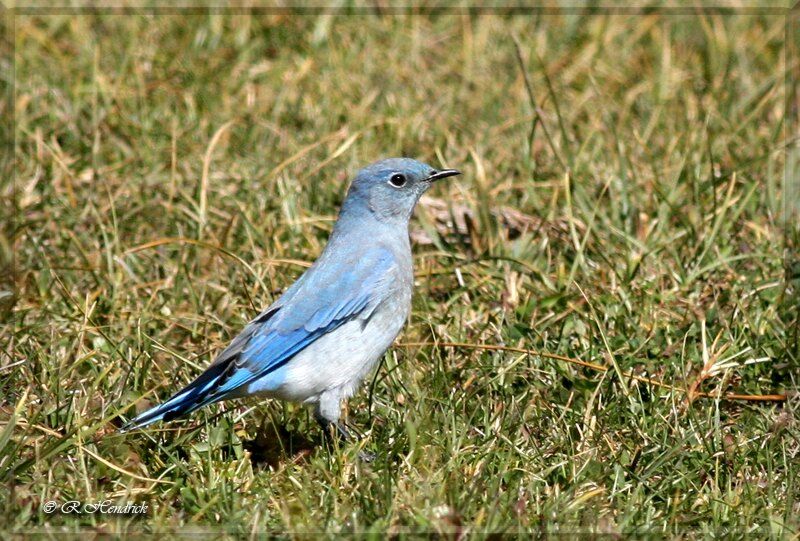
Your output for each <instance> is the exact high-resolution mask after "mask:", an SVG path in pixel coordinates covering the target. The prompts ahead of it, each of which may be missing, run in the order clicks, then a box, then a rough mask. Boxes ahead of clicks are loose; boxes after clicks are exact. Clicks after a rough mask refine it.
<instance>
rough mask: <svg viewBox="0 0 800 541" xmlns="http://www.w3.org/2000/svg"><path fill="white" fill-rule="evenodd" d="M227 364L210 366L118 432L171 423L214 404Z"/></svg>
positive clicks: (217, 398) (217, 397) (218, 397)
mask: <svg viewBox="0 0 800 541" xmlns="http://www.w3.org/2000/svg"><path fill="white" fill-rule="evenodd" d="M228 364H229V363H217V364H213V365H211V366H210V367H209V368H208V370H206V371H205V372H203V373H202V374H200V375H199V376H198V377H197V378H196V379H195V380H194V381H193V382H191V383H190V384H189V385H187V386H186V387H184V388H183V389H181V390H180V391H178V392H177V393H175V394H174V395H173V396H172V398H170V399H169V400H167V401H166V402H164V403H163V404H160V405H158V406H156V407H154V408H150V409H149V410H147V411H145V412H143V413H141V414H139V415H138V416H137V417H136V418H134V419H131V420H130V421H128V422H127V423H125V425H123V426H122V428H120V429H119V431H120V432H129V431H131V430H136V429H138V428H144V427H146V426H148V425H151V424H153V423H156V422H158V421H162V420H163V421H171V420H172V419H175V418H177V417H181V416H183V415H188V414H190V413H192V412H193V411H195V410H197V409H200V408H202V407H203V406H205V405H208V404H211V403H212V402H216V401H217V400H219V399H220V398H222V397H221V396H214V394H213V391H214V390H215V389H216V388H217V387H218V385H219V383H220V382H221V381H222V380H224V379H225V372H226V369H227V367H228Z"/></svg>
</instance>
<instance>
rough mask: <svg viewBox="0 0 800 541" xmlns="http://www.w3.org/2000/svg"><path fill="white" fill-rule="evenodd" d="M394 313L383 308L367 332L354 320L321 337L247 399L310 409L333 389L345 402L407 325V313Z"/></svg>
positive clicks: (261, 382) (261, 381) (255, 386)
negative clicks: (256, 397)
mask: <svg viewBox="0 0 800 541" xmlns="http://www.w3.org/2000/svg"><path fill="white" fill-rule="evenodd" d="M392 308H393V309H388V308H385V307H379V308H378V309H377V310H376V312H375V313H374V314H373V315H372V317H371V318H370V320H369V321H368V322H367V324H366V326H362V325H363V322H362V321H359V320H353V321H349V322H347V323H345V324H344V325H342V326H341V327H339V328H338V329H336V330H335V331H333V332H331V333H328V334H325V335H323V336H321V337H320V338H318V339H317V340H316V341H314V342H313V343H312V344H310V345H309V346H308V347H307V348H305V349H304V350H303V351H301V352H300V353H298V354H297V355H295V356H294V357H293V358H292V359H291V360H290V361H289V362H288V363H286V364H285V365H283V366H282V367H280V368H278V369H277V370H275V371H273V372H271V373H270V374H268V375H267V376H265V377H263V378H260V379H258V380H256V381H254V382H252V383H251V384H249V385H248V386H247V391H246V393H244V394H251V395H252V394H255V395H261V396H268V397H274V398H280V399H283V400H289V401H293V402H306V403H314V402H317V401H318V400H319V396H320V395H321V394H322V393H324V392H326V391H330V390H333V389H339V394H340V395H341V396H342V397H348V396H351V395H352V394H353V392H354V391H355V389H356V387H357V386H358V384H359V383H360V382H361V380H362V379H363V378H364V377H365V376H366V375H367V374H368V373H369V372H370V370H371V369H372V368H373V367H374V366H375V364H376V363H377V361H378V360H379V359H380V358H381V356H382V355H383V353H384V352H385V351H386V350H387V349H388V348H389V346H391V344H392V342H393V341H394V339H395V338H396V337H397V335H398V334H399V333H400V330H401V329H402V328H403V325H404V324H405V321H406V318H407V317H408V309H407V308H406V307H405V306H401V307H396V306H395V307H392Z"/></svg>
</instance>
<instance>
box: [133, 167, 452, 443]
mask: <svg viewBox="0 0 800 541" xmlns="http://www.w3.org/2000/svg"><path fill="white" fill-rule="evenodd" d="M460 174H461V173H460V171H457V170H455V169H435V168H433V167H431V166H430V165H427V164H425V163H422V162H420V161H417V160H415V159H411V158H388V159H382V160H379V161H377V162H375V163H372V164H370V165H368V166H366V167H364V168H363V169H361V170H359V171H358V172H357V174H356V175H355V177H354V178H353V180H352V182H351V183H350V187H349V189H348V190H347V195H346V197H345V199H344V201H343V202H342V205H341V209H340V211H339V216H338V219H337V221H336V224H335V225H334V227H333V231H332V232H331V234H330V237H329V239H328V242H327V244H326V245H325V248H324V249H323V251H322V253H321V254H320V255H319V257H318V258H317V260H316V261H315V262H314V263H313V264H312V265H311V266H310V267H309V268H308V269H307V270H306V271H305V272H304V273H303V274H302V275H301V276H300V277H299V278H298V279H297V281H296V282H294V284H292V285H291V286H290V287H289V288H288V289H286V291H285V292H284V293H283V294H282V295H281V296H280V297H279V298H278V299H277V300H276V301H275V302H273V303H272V304H271V305H270V306H269V307H267V308H266V309H265V310H264V311H262V312H261V313H260V314H258V316H256V317H255V319H253V320H252V321H250V322H249V323H248V324H247V325H246V326H245V327H244V329H243V330H242V332H241V333H240V334H239V335H237V336H236V337H235V338H234V339H233V340H232V341H231V343H230V344H229V345H228V346H227V347H226V348H225V349H224V350H222V352H220V353H219V355H218V356H217V357H216V359H215V360H214V361H213V362H212V363H211V364H210V365H209V367H208V368H207V369H206V370H205V372H203V373H202V374H200V375H199V376H198V377H197V378H196V379H194V380H193V381H192V382H191V383H189V384H188V385H186V386H185V387H184V388H182V389H180V390H179V391H177V392H176V393H175V394H174V395H173V396H172V397H171V398H169V399H168V400H166V401H165V402H163V403H162V404H160V405H158V406H155V407H153V408H151V409H148V410H147V411H145V412H143V413H141V414H140V415H138V416H136V417H135V418H134V419H132V420H130V421H128V422H127V423H126V424H124V425H123V426H122V427H121V428H120V431H121V432H128V431H130V430H135V429H141V428H144V427H147V426H148V425H151V424H153V423H156V422H158V421H164V422H167V421H171V420H173V419H176V418H180V417H185V416H187V415H189V414H190V413H192V412H194V411H196V410H198V409H200V408H202V407H204V406H207V405H209V404H213V403H216V402H220V401H222V400H228V399H236V398H244V397H249V396H255V397H259V398H273V399H280V400H284V401H289V402H296V403H303V404H308V405H310V406H313V408H314V418H315V420H316V421H317V422H318V423H319V425H320V426H321V427H322V429H323V433H324V434H326V435H327V436H328V437H330V438H336V437H338V438H340V439H344V440H349V439H351V437H352V436H351V434H350V432H349V430H348V429H347V426H346V425H345V424H344V422H343V420H342V419H341V409H342V402H343V401H344V400H346V399H347V398H349V397H350V396H352V395H353V394H354V392H355V391H356V390H357V388H358V386H359V383H360V382H361V381H362V380H363V379H364V378H365V376H366V375H367V374H368V373H370V372H371V371H372V369H373V368H374V367H375V365H376V364H377V363H378V361H379V359H381V358H382V357H383V355H384V353H385V352H386V351H387V349H388V348H389V347H390V346H391V344H392V343H393V342H394V340H395V338H397V336H398V335H399V334H400V331H401V330H402V328H403V326H404V325H405V323H406V321H407V320H408V317H409V314H410V311H411V297H412V290H413V283H414V276H413V268H412V257H411V242H410V239H409V222H410V220H411V217H412V214H413V212H414V208H415V207H416V205H417V202H418V201H419V199H420V197H421V196H422V194H423V193H425V192H426V191H427V190H428V189H429V188H430V187H431V186H432V185H433V183H434V182H436V181H439V180H441V179H445V178H448V177H452V176H455V175H460Z"/></svg>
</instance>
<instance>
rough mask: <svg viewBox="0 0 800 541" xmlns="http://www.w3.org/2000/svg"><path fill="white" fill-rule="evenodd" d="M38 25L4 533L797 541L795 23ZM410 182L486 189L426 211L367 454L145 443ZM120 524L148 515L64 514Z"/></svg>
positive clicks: (271, 422)
mask: <svg viewBox="0 0 800 541" xmlns="http://www.w3.org/2000/svg"><path fill="white" fill-rule="evenodd" d="M13 24H14V26H13V30H14V32H13V34H11V40H10V41H12V42H13V51H12V50H11V49H10V48H9V47H10V45H9V46H7V48H6V52H8V53H9V54H13V60H14V65H13V66H14V71H13V81H14V84H15V87H14V91H15V93H14V100H13V104H12V106H13V109H14V119H13V120H14V124H13V134H14V136H15V141H16V145H15V147H14V150H15V154H14V169H15V175H14V182H15V184H14V186H15V187H16V190H15V191H12V186H11V185H10V183H9V182H7V183H5V191H4V194H5V196H4V205H6V207H8V206H10V205H13V208H14V210H15V212H16V220H15V221H14V223H13V224H11V223H6V224H4V226H3V227H4V240H3V244H2V247H3V251H4V254H5V258H6V261H8V260H9V257H11V254H12V253H13V257H14V263H15V275H14V283H13V295H10V294H9V293H4V296H3V299H5V300H4V304H3V306H4V310H5V312H4V313H5V316H6V319H5V320H6V322H7V325H6V326H5V328H6V329H8V331H9V332H5V331H4V332H3V336H4V338H6V337H7V338H8V339H7V340H4V342H5V345H4V347H3V356H2V357H0V374H2V378H0V420H1V421H2V428H0V477H2V485H0V487H2V488H0V494H2V496H3V497H2V499H0V502H1V503H0V506H2V509H1V510H0V516H2V523H0V524H2V528H4V529H5V530H7V531H11V532H24V531H45V532H52V533H55V532H65V531H66V532H77V531H85V530H88V531H90V532H112V531H114V532H116V531H128V532H147V531H150V532H152V531H187V530H188V531H214V532H228V533H237V534H248V533H252V532H272V533H279V532H289V533H292V534H296V535H302V534H303V533H306V534H308V533H314V532H323V531H324V532H351V533H363V532H389V533H394V534H398V533H405V532H408V533H411V532H417V533H420V532H440V533H449V534H454V535H459V534H461V533H472V534H485V533H489V532H507V533H512V532H521V531H535V532H543V533H563V532H596V533H603V532H609V533H638V534H645V533H657V534H669V535H674V534H685V533H688V532H693V533H694V534H695V535H703V536H714V535H720V534H731V533H737V534H739V535H742V534H751V535H752V534H754V535H758V536H760V537H773V536H774V537H795V536H797V535H798V532H799V531H800V530H799V529H798V528H800V523H799V522H798V518H797V517H798V516H800V479H799V478H798V473H800V470H798V464H800V438H799V436H800V424H798V417H797V416H798V404H799V402H798V394H797V391H796V389H797V385H798V372H797V366H798V346H797V331H796V319H794V318H796V317H797V316H796V309H797V308H796V307H797V297H796V296H794V291H796V285H797V284H796V283H794V287H795V289H792V284H793V282H791V274H789V275H786V274H785V265H784V256H785V251H784V250H785V248H787V247H788V248H791V244H787V242H786V241H787V240H790V239H794V238H796V236H795V235H796V232H795V228H794V223H793V222H791V221H789V222H787V221H786V216H785V214H784V200H783V197H782V196H783V194H784V191H785V190H786V189H787V188H786V187H785V186H784V185H783V176H784V168H785V167H786V168H787V169H786V170H787V171H790V170H791V169H790V167H789V165H787V164H786V161H785V159H786V149H787V146H788V145H789V144H790V141H789V140H787V138H786V134H787V133H791V131H790V129H789V128H790V126H787V124H786V122H787V121H786V120H785V115H786V114H787V111H786V107H785V103H786V100H787V99H788V97H787V94H786V93H787V87H786V86H785V84H784V82H785V78H786V76H787V72H788V71H790V70H795V69H796V59H795V60H794V62H795V65H792V64H789V65H787V60H786V57H785V56H784V52H785V49H786V47H787V44H786V43H785V38H786V34H785V28H784V25H785V14H781V13H779V12H776V11H774V10H773V11H772V12H768V13H765V14H760V15H759V14H756V13H753V12H748V13H736V12H732V13H727V14H725V13H720V12H716V13H715V12H707V13H706V12H701V11H697V12H689V13H684V14H681V13H673V14H669V13H658V12H653V13H647V14H639V15H631V14H605V13H602V12H598V13H581V12H576V11H564V12H560V13H551V14H547V15H545V14H542V13H539V14H537V13H517V14H511V13H505V14H504V13H501V12H491V11H482V12H481V11H478V12H472V13H470V12H466V11H460V10H454V11H450V12H437V13H412V12H399V13H394V14H384V15H383V16H378V15H375V14H372V13H370V12H365V11H354V12H347V11H333V12H331V11H329V12H319V13H317V12H313V11H309V12H302V13H292V12H289V11H285V10H284V11H261V12H253V13H250V12H246V11H245V12H230V13H227V12H224V11H222V12H214V13H204V12H202V11H196V10H195V11H186V12H164V13H149V14H148V13H140V14H137V13H121V12H113V11H110V12H105V13H102V14H101V13H97V14H90V13H84V14H82V15H76V14H64V13H60V14H59V13H53V14H48V13H46V12H36V13H33V12H26V11H24V10H21V11H18V12H17V13H16V14H15V15H14V18H13ZM10 29H11V28H10V27H9V26H6V30H10ZM4 62H6V63H5V64H4V73H5V74H6V75H4V78H5V82H6V83H8V82H9V77H10V73H11V72H10V71H9V70H6V69H5V68H7V67H10V64H9V63H8V61H4ZM393 155H407V156H413V157H417V158H420V159H423V160H426V161H428V162H429V163H431V164H434V165H446V166H449V167H457V168H459V169H461V170H463V171H464V172H465V174H464V175H463V176H462V177H460V178H459V180H458V181H454V182H450V183H448V184H446V185H444V186H443V187H437V188H436V189H435V190H433V191H432V192H431V193H430V197H429V198H427V199H426V200H425V201H424V202H423V203H422V204H421V205H420V208H419V209H418V211H417V217H416V219H415V223H414V226H413V231H412V238H413V240H414V253H415V270H416V282H417V287H416V293H415V297H414V302H413V313H412V316H411V318H410V321H409V324H408V325H407V327H406V329H405V331H404V333H403V334H402V335H401V337H400V339H399V340H398V343H397V344H396V345H395V346H394V347H393V348H392V349H391V350H390V351H389V352H388V353H387V355H386V358H385V360H384V363H383V365H382V367H381V369H380V371H379V372H378V374H377V376H376V377H375V378H374V380H371V381H369V382H367V384H366V385H365V387H364V389H362V390H361V391H360V392H359V393H358V394H357V395H356V396H355V397H354V398H353V399H351V401H350V404H349V418H350V420H351V422H352V424H353V425H354V426H356V427H358V428H359V429H360V430H362V431H363V432H365V435H366V437H365V439H364V440H363V441H362V442H361V443H360V444H350V445H344V446H342V447H339V448H336V449H333V450H328V449H326V448H325V447H324V446H321V445H319V441H320V434H319V431H318V429H317V428H316V427H315V425H314V422H313V420H312V419H311V418H310V415H309V413H308V411H307V410H306V409H305V408H303V407H301V406H295V405H286V404H281V403H277V402H263V403H259V402H256V401H244V402H239V403H228V404H226V405H223V406H214V407H210V408H207V409H205V410H203V411H201V412H199V413H197V414H195V415H194V416H193V417H192V418H191V419H190V420H189V421H186V422H177V423H173V424H170V425H163V426H162V425H159V426H157V427H154V428H153V429H151V430H147V431H145V432H141V433H133V434H125V435H120V434H117V433H116V432H115V430H116V427H117V426H119V424H120V419H119V417H118V416H120V415H124V416H128V417H129V416H131V415H133V414H134V413H135V412H136V411H137V410H140V409H141V408H144V407H146V406H147V405H148V404H152V403H154V402H155V401H156V400H158V399H163V398H164V397H166V396H167V395H169V394H170V392H171V391H173V390H175V389H176V388H177V387H178V386H179V385H180V384H182V383H185V382H188V381H189V380H190V379H191V378H193V377H194V376H195V375H197V374H198V373H199V372H200V371H201V370H202V368H203V367H204V366H205V365H206V364H207V363H208V362H209V361H210V360H211V359H212V358H213V356H214V353H215V352H217V351H219V350H220V348H222V347H223V346H224V345H225V344H226V343H227V342H228V341H229V340H230V339H231V338H232V337H233V336H234V335H235V334H236V333H237V332H238V331H239V330H240V329H241V328H242V326H243V324H244V323H246V321H247V320H248V319H249V318H251V317H253V316H254V315H255V314H256V313H257V312H258V311H259V309H260V308H262V307H264V306H266V305H267V304H268V303H270V302H271V301H272V300H273V299H274V298H276V296H277V295H278V294H279V293H280V292H281V291H282V290H283V289H284V288H286V287H287V286H288V285H289V284H290V283H291V282H292V281H293V280H294V279H295V278H296V277H297V276H298V275H299V273H300V272H302V270H303V268H304V267H305V266H306V265H308V264H309V263H310V262H311V261H313V260H314V258H315V257H316V256H317V255H318V254H319V252H320V250H321V249H322V247H323V246H324V243H325V239H326V238H327V235H328V234H329V232H330V230H331V226H332V223H333V220H334V219H335V216H336V211H337V208H338V204H339V203H340V202H341V199H342V196H343V193H344V190H345V187H346V182H347V178H348V176H349V175H351V174H352V173H353V172H354V171H355V170H356V169H357V168H358V167H359V166H361V165H363V164H366V163H368V162H370V161H373V160H375V159H377V158H379V157H385V156H393ZM785 208H789V205H788V204H787V205H786V207H785ZM788 253H789V254H790V255H789V256H788V259H787V260H786V261H787V262H791V261H793V260H794V259H793V258H792V256H791V254H792V252H791V251H790V252H788ZM789 268H791V265H790V266H789ZM786 276H789V278H790V281H787V280H786V279H785V277H786ZM792 325H795V326H794V327H793V326H792ZM445 343H456V344H461V345H460V346H450V345H444V344H445ZM483 346H488V347H489V348H488V349H486V348H484V347H483ZM492 346H503V348H505V349H503V348H500V349H496V348H495V349H491V347H492ZM520 350H523V351H520ZM524 350H535V351H537V352H540V353H542V355H540V354H532V353H526V352H524ZM559 357H566V358H568V359H571V360H579V361H581V362H583V363H589V364H591V365H594V366H595V368H592V367H591V366H585V365H584V366H581V365H579V364H574V363H571V362H569V361H565V360H564V359H561V358H559ZM648 380H649V382H648ZM659 384H660V385H661V386H659ZM730 393H737V394H740V395H772V394H781V395H785V396H787V397H788V399H786V400H785V401H767V402H754V401H750V400H741V399H729V398H726V397H725V395H728V394H730ZM361 445H363V446H366V447H367V448H369V449H371V450H373V451H375V452H376V453H377V455H378V458H377V460H376V461H375V462H374V463H371V464H366V463H362V462H360V461H358V460H357V458H356V456H357V453H358V450H359V448H360V446H361ZM104 499H110V500H112V501H114V502H118V503H120V504H123V505H124V504H125V503H129V502H136V503H146V504H148V505H149V513H148V514H147V515H146V516H145V517H139V518H130V517H115V516H108V515H96V514H86V515H64V514H58V513H56V514H46V513H45V512H44V511H43V504H44V502H46V501H50V500H55V501H58V502H64V501H69V500H78V501H81V502H94V501H101V500H104Z"/></svg>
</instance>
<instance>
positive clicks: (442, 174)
mask: <svg viewBox="0 0 800 541" xmlns="http://www.w3.org/2000/svg"><path fill="white" fill-rule="evenodd" d="M460 174H461V171H456V170H455V169H442V170H441V171H436V172H435V173H433V174H432V175H431V176H429V177H428V180H429V181H430V182H433V181H435V180H441V179H443V178H447V177H454V176H456V175H460Z"/></svg>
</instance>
